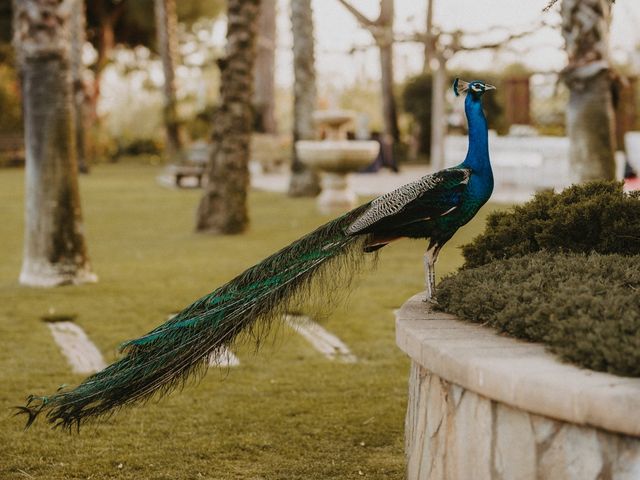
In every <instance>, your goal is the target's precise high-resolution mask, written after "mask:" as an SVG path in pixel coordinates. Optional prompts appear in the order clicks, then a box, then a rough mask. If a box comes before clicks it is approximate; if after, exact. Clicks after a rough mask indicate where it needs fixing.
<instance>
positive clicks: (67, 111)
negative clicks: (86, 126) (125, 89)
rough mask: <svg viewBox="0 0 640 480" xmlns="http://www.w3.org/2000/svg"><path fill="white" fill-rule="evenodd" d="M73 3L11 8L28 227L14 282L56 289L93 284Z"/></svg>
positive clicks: (39, 0) (41, 1)
mask: <svg viewBox="0 0 640 480" xmlns="http://www.w3.org/2000/svg"><path fill="white" fill-rule="evenodd" d="M74 1H75V0H64V1H60V0H58V1H52V0H22V1H16V2H15V4H14V5H15V7H16V9H17V11H16V25H17V28H16V31H15V42H16V47H17V53H18V56H19V58H20V60H19V64H20V67H21V70H22V88H23V90H22V91H23V95H24V100H23V102H24V103H23V105H24V119H25V146H26V202H25V203H26V224H25V244H24V259H23V264H22V271H21V273H20V282H21V283H23V284H26V285H33V286H45V287H49V286H55V285H62V284H69V283H84V282H92V281H96V280H97V277H96V276H95V275H94V274H93V273H92V272H91V268H90V265H89V258H88V255H87V248H86V244H85V240H84V235H83V225H82V218H81V212H80V195H79V192H78V175H77V174H78V169H77V158H76V145H75V136H74V116H73V100H72V98H73V93H72V85H71V74H70V65H69V63H70V62H69V49H70V45H69V36H70V25H69V16H70V14H71V9H72V8H73V2H74Z"/></svg>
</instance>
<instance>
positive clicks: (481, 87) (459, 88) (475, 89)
mask: <svg viewBox="0 0 640 480" xmlns="http://www.w3.org/2000/svg"><path fill="white" fill-rule="evenodd" d="M495 89H496V87H494V86H493V85H489V84H488V83H485V82H483V81H481V80H474V81H473V82H465V81H464V80H460V79H459V78H456V79H455V81H454V82H453V92H454V93H455V94H456V96H459V95H460V94H461V93H465V92H469V93H470V94H471V95H472V96H473V97H474V98H476V99H480V97H482V95H483V94H484V92H486V91H487V90H495Z"/></svg>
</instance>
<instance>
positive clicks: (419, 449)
mask: <svg viewBox="0 0 640 480" xmlns="http://www.w3.org/2000/svg"><path fill="white" fill-rule="evenodd" d="M636 415H640V412H631V411H630V412H629V416H630V417H633V416H636ZM405 432H406V433H405V435H406V452H407V462H408V464H407V478H408V479H409V480H416V479H420V480H440V479H446V480H468V479H473V480H484V479H491V480H529V479H532V480H534V479H535V480H542V479H545V480H546V479H549V480H556V479H561V480H592V479H593V480H595V479H598V480H610V479H611V480H639V479H640V438H634V437H629V436H625V435H619V434H614V433H610V432H607V431H605V430H601V429H596V428H589V427H583V426H578V425H574V424H571V423H567V422H562V421H557V420H553V419H550V418H547V417H543V416H540V415H535V414H532V413H529V412H526V411H524V410H519V409H516V408H512V407H509V406H507V405H505V404H503V403H500V402H496V401H493V400H490V399H488V398H486V397H484V396H481V395H478V394H476V393H474V392H472V391H470V390H465V389H463V388H462V387H460V386H458V385H455V384H453V383H450V382H447V381H446V380H443V379H442V378H440V377H438V376H436V375H434V374H432V373H430V372H429V371H428V370H426V369H425V368H423V367H422V366H420V365H419V364H417V363H415V362H413V363H412V367H411V377H410V382H409V406H408V410H407V418H406V430H405Z"/></svg>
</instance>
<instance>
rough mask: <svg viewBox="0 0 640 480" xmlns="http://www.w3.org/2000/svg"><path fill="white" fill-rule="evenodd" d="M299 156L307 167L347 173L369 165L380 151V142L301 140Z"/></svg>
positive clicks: (297, 147)
mask: <svg viewBox="0 0 640 480" xmlns="http://www.w3.org/2000/svg"><path fill="white" fill-rule="evenodd" d="M296 151H297V153H298V158H299V159H300V161H301V162H302V163H304V164H305V165H306V166H307V167H309V168H311V169H313V170H321V171H324V172H331V173H342V174H346V173H349V172H354V171H358V170H360V169H362V168H364V167H366V166H367V165H369V164H370V163H371V162H372V161H373V160H374V159H375V157H376V156H377V155H378V152H379V151H380V144H379V143H378V142H376V141H369V140H324V141H311V140H300V141H298V142H296Z"/></svg>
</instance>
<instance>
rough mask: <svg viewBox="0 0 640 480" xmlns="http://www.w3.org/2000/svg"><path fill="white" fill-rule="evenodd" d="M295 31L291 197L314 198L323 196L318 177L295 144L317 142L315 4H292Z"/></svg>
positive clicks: (298, 0) (295, 1) (297, 1)
mask: <svg viewBox="0 0 640 480" xmlns="http://www.w3.org/2000/svg"><path fill="white" fill-rule="evenodd" d="M291 29H292V32H293V73H294V84H293V94H294V99H293V150H292V156H293V161H292V163H291V181H290V183H289V195H291V196H293V197H301V196H309V197H313V196H315V195H317V194H318V193H319V192H320V183H319V179H318V175H317V174H316V173H315V172H314V171H313V170H311V169H309V168H307V167H306V166H305V165H304V164H303V163H302V162H301V161H300V159H299V158H298V154H297V152H296V148H295V143H296V142H297V141H298V140H313V139H314V138H315V126H314V123H313V111H314V110H315V108H316V97H317V89H316V69H315V47H314V45H315V41H314V38H313V10H312V8H311V0H291Z"/></svg>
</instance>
